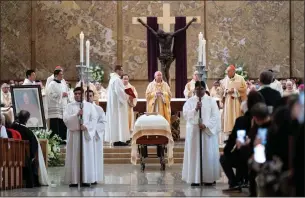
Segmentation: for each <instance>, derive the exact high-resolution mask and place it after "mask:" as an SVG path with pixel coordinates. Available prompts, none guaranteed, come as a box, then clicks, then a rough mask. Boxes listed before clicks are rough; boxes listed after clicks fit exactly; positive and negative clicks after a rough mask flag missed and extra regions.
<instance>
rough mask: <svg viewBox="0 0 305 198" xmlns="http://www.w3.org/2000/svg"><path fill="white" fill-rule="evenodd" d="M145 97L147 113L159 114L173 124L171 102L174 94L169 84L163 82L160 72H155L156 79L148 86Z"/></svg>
mask: <svg viewBox="0 0 305 198" xmlns="http://www.w3.org/2000/svg"><path fill="white" fill-rule="evenodd" d="M145 97H146V101H147V103H146V110H147V112H148V113H152V112H157V113H158V114H160V115H162V116H163V117H164V118H165V119H166V120H167V121H168V123H169V124H171V106H170V102H171V97H172V93H171V91H170V87H169V86H168V84H167V83H166V82H164V81H163V78H162V73H161V72H160V71H156V72H155V79H154V80H153V81H152V82H150V83H149V84H148V86H147V89H146V92H145Z"/></svg>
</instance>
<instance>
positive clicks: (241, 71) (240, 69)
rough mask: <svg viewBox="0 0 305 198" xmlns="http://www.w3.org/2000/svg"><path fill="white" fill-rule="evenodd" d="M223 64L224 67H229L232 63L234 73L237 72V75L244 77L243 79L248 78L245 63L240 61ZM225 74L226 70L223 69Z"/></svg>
mask: <svg viewBox="0 0 305 198" xmlns="http://www.w3.org/2000/svg"><path fill="white" fill-rule="evenodd" d="M225 65H226V67H229V66H230V65H234V66H235V68H236V73H237V74H238V75H240V76H242V77H244V79H245V80H248V79H249V78H248V72H247V71H245V69H246V66H245V64H243V63H241V64H225ZM226 75H227V74H226V71H225V74H224V76H226Z"/></svg>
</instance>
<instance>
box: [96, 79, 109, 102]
mask: <svg viewBox="0 0 305 198" xmlns="http://www.w3.org/2000/svg"><path fill="white" fill-rule="evenodd" d="M95 87H96V91H97V92H98V94H99V96H100V98H99V99H100V100H106V99H107V90H106V89H105V88H104V87H103V86H102V85H101V83H100V82H95Z"/></svg>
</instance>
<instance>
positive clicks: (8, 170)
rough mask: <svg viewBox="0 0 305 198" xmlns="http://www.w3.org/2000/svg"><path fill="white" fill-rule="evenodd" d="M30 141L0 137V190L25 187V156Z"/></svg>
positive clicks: (27, 152)
mask: <svg viewBox="0 0 305 198" xmlns="http://www.w3.org/2000/svg"><path fill="white" fill-rule="evenodd" d="M27 154H29V142H28V141H23V140H14V139H8V138H0V190H8V189H15V188H23V187H24V183H23V175H22V174H23V171H22V169H23V168H24V166H25V156H26V155H27Z"/></svg>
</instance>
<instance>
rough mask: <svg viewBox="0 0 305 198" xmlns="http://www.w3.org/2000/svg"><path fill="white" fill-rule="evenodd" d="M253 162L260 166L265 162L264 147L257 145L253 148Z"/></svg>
mask: <svg viewBox="0 0 305 198" xmlns="http://www.w3.org/2000/svg"><path fill="white" fill-rule="evenodd" d="M254 160H255V161H256V162H257V163H260V164H262V163H264V162H265V161H266V155H265V146H264V145H262V144H258V145H256V146H255V147H254Z"/></svg>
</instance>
